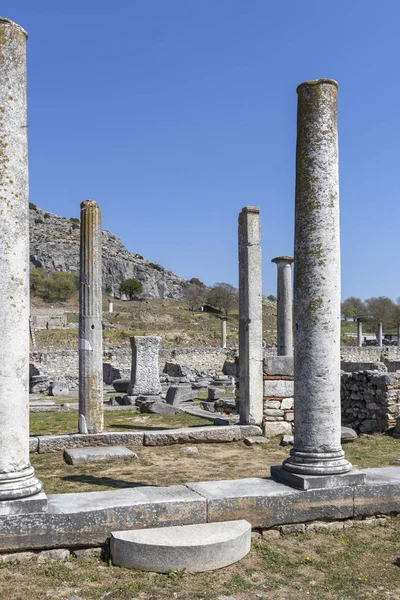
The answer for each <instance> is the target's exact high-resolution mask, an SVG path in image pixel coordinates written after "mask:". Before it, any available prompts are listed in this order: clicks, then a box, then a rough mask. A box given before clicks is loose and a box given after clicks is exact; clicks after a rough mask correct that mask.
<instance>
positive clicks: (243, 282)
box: [239, 206, 263, 425]
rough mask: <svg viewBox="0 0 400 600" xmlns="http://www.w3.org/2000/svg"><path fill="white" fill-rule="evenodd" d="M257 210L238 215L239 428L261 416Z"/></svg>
mask: <svg viewBox="0 0 400 600" xmlns="http://www.w3.org/2000/svg"><path fill="white" fill-rule="evenodd" d="M260 237H261V231H260V209H259V208H258V207H257V206H245V207H244V208H243V209H242V212H241V213H240V215H239V412H240V423H241V425H247V424H256V425H261V422H262V417H263V356H262V287H261V246H260Z"/></svg>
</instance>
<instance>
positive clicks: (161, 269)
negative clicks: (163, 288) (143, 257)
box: [149, 262, 164, 273]
mask: <svg viewBox="0 0 400 600" xmlns="http://www.w3.org/2000/svg"><path fill="white" fill-rule="evenodd" d="M149 267H150V269H155V270H156V271H160V273H162V272H163V271H164V267H162V266H161V265H158V264H157V263H153V262H149Z"/></svg>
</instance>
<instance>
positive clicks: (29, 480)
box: [0, 467, 43, 514]
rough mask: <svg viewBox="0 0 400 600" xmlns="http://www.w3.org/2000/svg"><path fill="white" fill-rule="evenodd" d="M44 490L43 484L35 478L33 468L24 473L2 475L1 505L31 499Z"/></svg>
mask: <svg viewBox="0 0 400 600" xmlns="http://www.w3.org/2000/svg"><path fill="white" fill-rule="evenodd" d="M42 488H43V484H42V482H41V481H40V480H39V479H37V478H36V477H35V472H34V470H33V468H32V467H28V468H26V469H24V470H23V471H16V472H9V473H0V503H3V501H5V500H20V499H22V498H30V497H31V496H35V495H37V494H39V493H40V492H41V491H42ZM0 514H1V513H0Z"/></svg>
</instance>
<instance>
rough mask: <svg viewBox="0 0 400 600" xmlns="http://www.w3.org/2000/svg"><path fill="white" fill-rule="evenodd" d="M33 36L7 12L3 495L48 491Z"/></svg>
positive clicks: (0, 55)
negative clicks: (32, 365)
mask: <svg viewBox="0 0 400 600" xmlns="http://www.w3.org/2000/svg"><path fill="white" fill-rule="evenodd" d="M26 38H27V34H26V32H25V31H24V30H23V29H22V28H21V27H20V26H19V25H17V24H16V23H13V22H12V21H9V20H8V19H4V18H2V17H0V201H1V202H0V207H1V208H0V256H1V261H0V269H1V274H0V336H1V343H0V365H1V367H0V447H1V451H0V500H13V499H17V498H24V497H27V496H32V495H34V494H37V493H38V492H40V490H41V489H42V484H41V482H40V481H39V480H38V479H36V477H35V476H34V471H33V468H32V467H31V465H30V462H29V337H30V334H29V216H28V140H27V126H28V122H27V96H26ZM0 512H1V508H0Z"/></svg>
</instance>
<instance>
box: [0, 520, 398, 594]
mask: <svg viewBox="0 0 400 600" xmlns="http://www.w3.org/2000/svg"><path fill="white" fill-rule="evenodd" d="M399 541H400V519H399V518H397V519H392V520H390V521H389V522H388V523H387V524H386V526H384V527H375V528H373V529H365V528H364V527H363V528H359V527H357V526H355V527H353V528H351V529H346V530H342V531H337V532H334V533H332V532H329V533H309V534H304V535H299V536H297V537H280V538H277V539H276V538H273V539H271V538H263V539H260V540H257V541H254V542H253V545H252V550H251V552H250V554H249V555H248V556H247V557H245V558H244V559H243V560H241V561H240V562H239V563H236V564H235V565H232V566H230V567H226V568H224V569H220V570H218V571H215V572H213V573H198V574H194V575H189V574H185V573H179V572H171V573H168V574H166V575H157V574H150V573H144V572H140V571H134V570H128V569H120V568H118V567H114V566H111V565H110V564H108V563H107V562H103V561H101V560H100V559H99V560H97V559H92V560H84V561H77V560H74V559H71V560H69V561H68V562H67V563H62V562H52V563H50V562H49V563H47V564H37V563H36V561H31V562H28V563H25V564H23V565H16V564H6V565H2V568H0V598H1V599H4V600H25V599H26V598H27V597H29V599H30V600H39V599H43V598H50V599H51V600H53V599H56V598H71V597H72V596H74V595H76V596H78V597H80V598H82V599H84V600H89V599H96V600H99V599H104V600H105V599H107V600H134V599H140V600H175V599H176V600H217V599H218V597H219V596H222V595H223V596H230V597H233V598H235V600H258V599H265V600H267V599H268V600H305V599H306V598H307V599H310V600H350V599H351V600H388V599H389V600H399V599H400V568H399V567H397V566H396V565H395V559H396V556H397V554H399V552H400V543H399Z"/></svg>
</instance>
